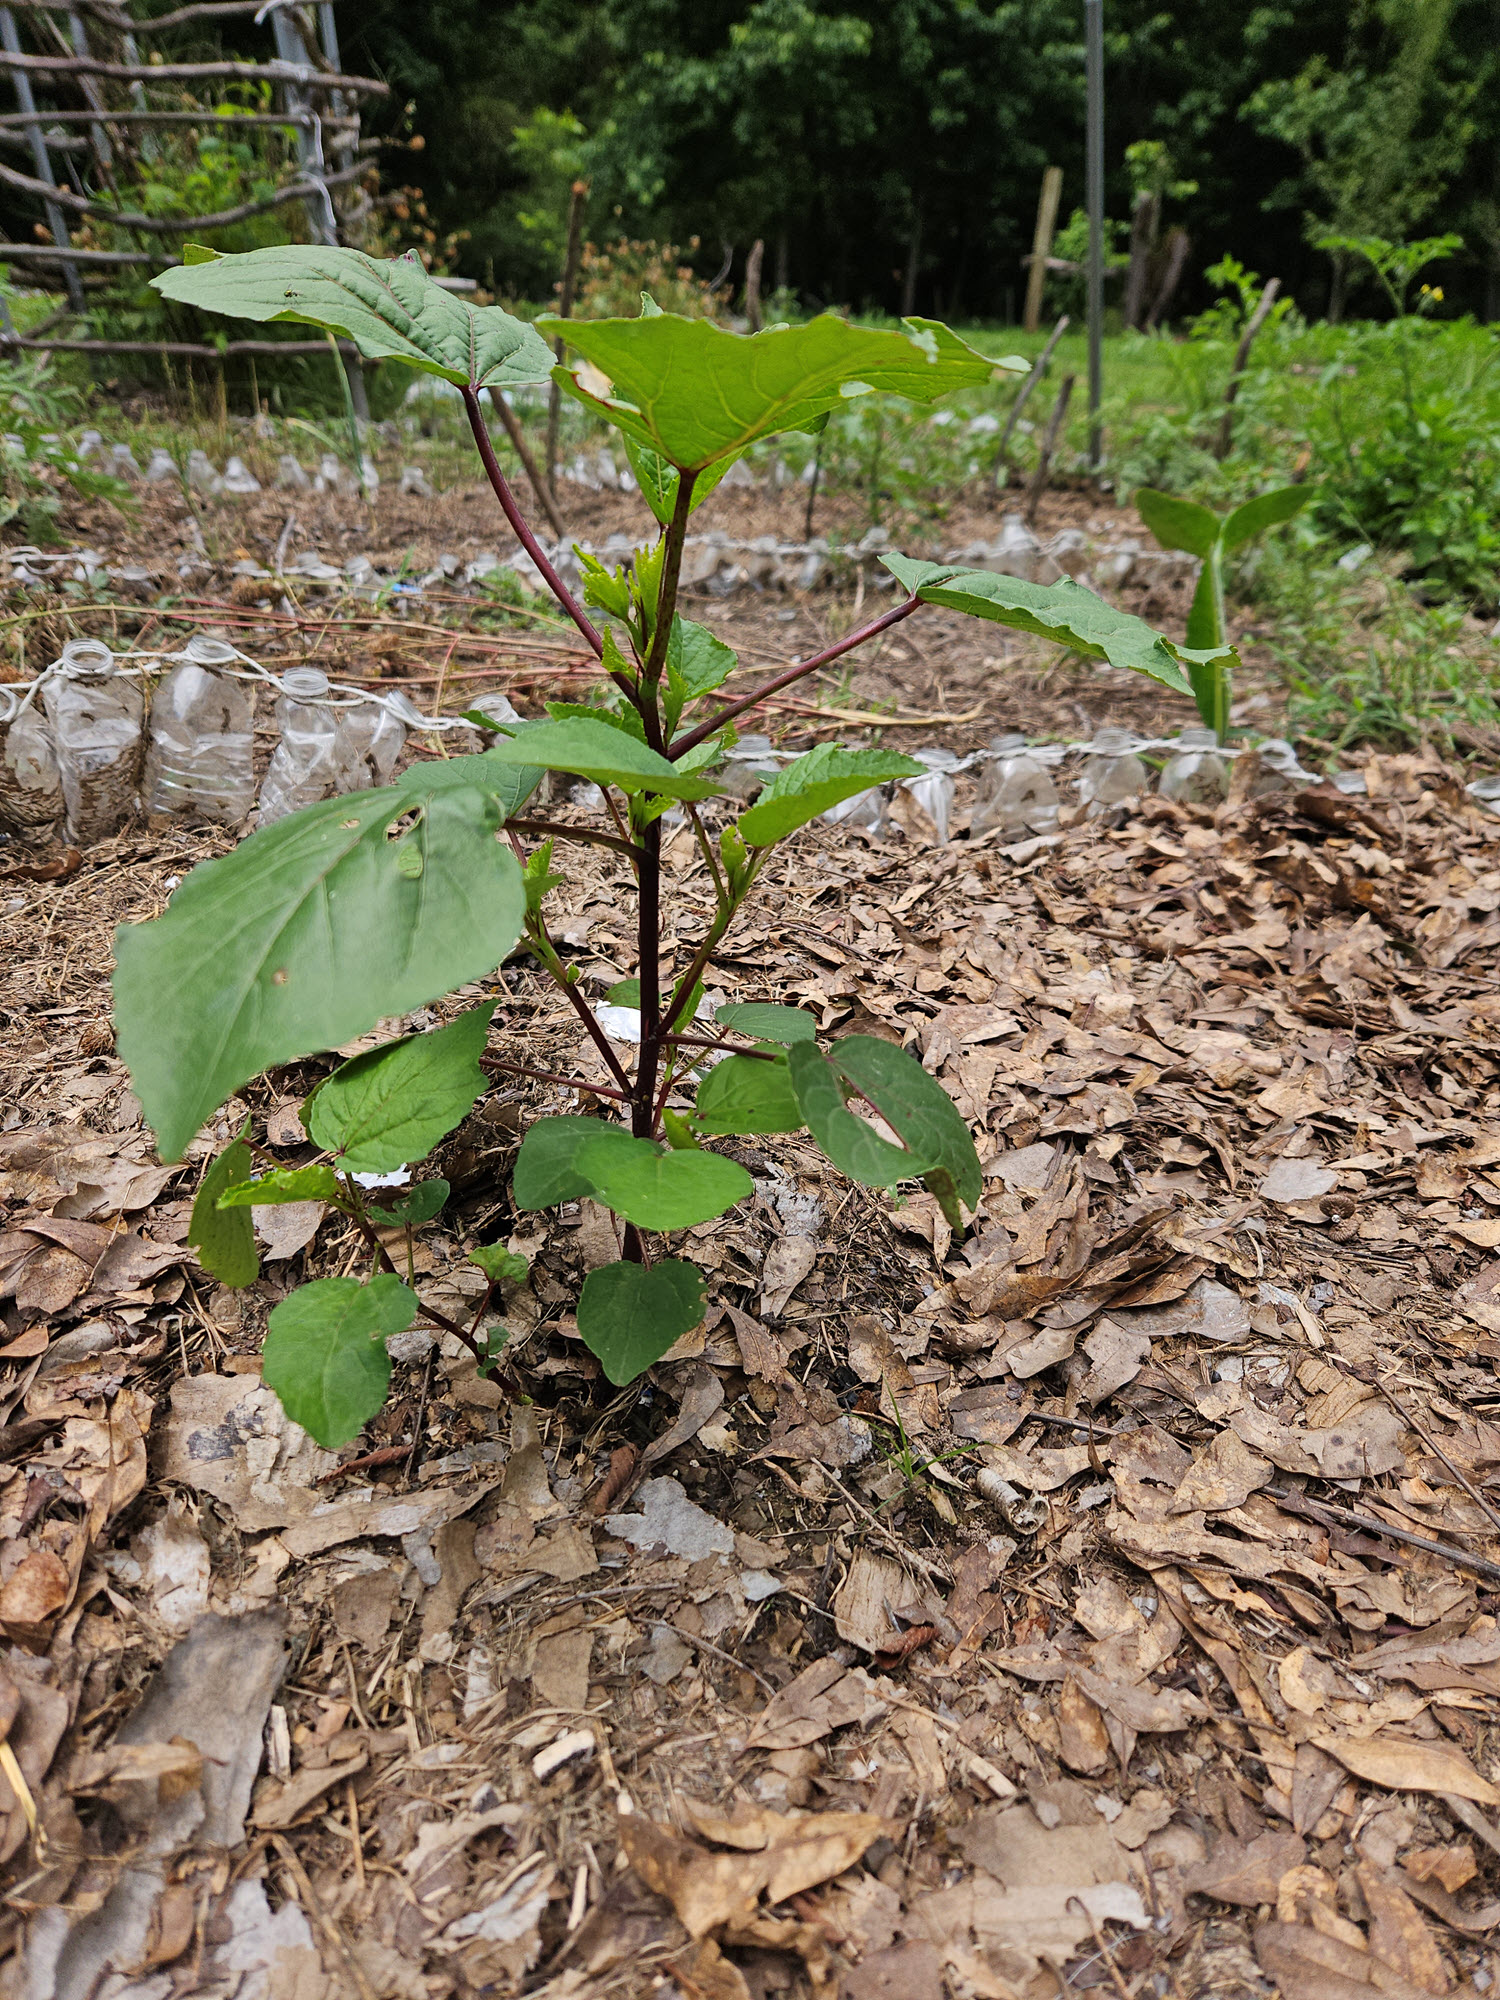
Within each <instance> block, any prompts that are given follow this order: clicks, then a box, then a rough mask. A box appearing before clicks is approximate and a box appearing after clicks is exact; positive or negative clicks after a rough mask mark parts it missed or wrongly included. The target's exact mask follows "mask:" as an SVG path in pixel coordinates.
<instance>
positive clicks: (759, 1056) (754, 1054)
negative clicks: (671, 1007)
mask: <svg viewBox="0 0 1500 2000" xmlns="http://www.w3.org/2000/svg"><path fill="white" fill-rule="evenodd" d="M665 1039H666V1040H667V1041H669V1042H675V1043H677V1044H679V1045H680V1046H681V1047H682V1048H685V1049H723V1050H724V1051H725V1053H726V1054H727V1055H731V1056H749V1058H750V1060H751V1061H752V1062H775V1060H776V1058H775V1056H771V1055H767V1054H766V1052H765V1050H764V1049H747V1048H746V1047H744V1045H743V1044H742V1043H740V1042H715V1041H712V1040H710V1038H709V1037H708V1036H707V1035H679V1034H678V1033H677V1031H676V1030H675V1029H672V1030H671V1031H670V1032H669V1033H668V1034H667V1035H666V1037H665Z"/></svg>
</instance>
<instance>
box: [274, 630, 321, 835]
mask: <svg viewBox="0 0 1500 2000" xmlns="http://www.w3.org/2000/svg"><path fill="white" fill-rule="evenodd" d="M281 686H282V690H283V692H282V697H281V700H280V701H278V702H277V704H276V721H277V724H278V726H279V728H280V730H281V740H280V742H279V743H278V744H277V745H276V748H275V749H274V750H273V751H272V753H271V762H270V764H269V766H268V767H267V770H266V775H265V780H264V782H263V783H262V785H261V788H260V824H261V825H262V826H270V825H271V824H272V823H273V821H275V820H278V819H285V818H286V816H287V814H288V813H294V812H300V811H301V809H302V807H303V806H312V805H316V804H317V802H318V800H319V799H326V798H329V797H330V796H331V795H332V794H333V793H334V792H335V791H336V790H337V789H338V779H339V761H338V750H339V716H338V712H337V711H336V710H335V709H332V708H330V707H328V705H327V699H326V697H327V694H328V676H327V674H324V673H320V672H319V671H318V669H317V668H316V667H293V668H292V669H291V671H290V672H289V673H285V674H283V675H282V677H281Z"/></svg>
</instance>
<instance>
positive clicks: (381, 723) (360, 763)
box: [335, 701, 406, 792]
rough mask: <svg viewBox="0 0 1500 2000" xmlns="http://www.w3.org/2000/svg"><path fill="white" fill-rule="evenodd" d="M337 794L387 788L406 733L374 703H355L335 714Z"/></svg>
mask: <svg viewBox="0 0 1500 2000" xmlns="http://www.w3.org/2000/svg"><path fill="white" fill-rule="evenodd" d="M338 731H339V743H338V781H337V784H336V786H335V789H336V790H337V791H340V792H367V791H369V790H370V789H371V787H372V786H373V787H376V788H378V787H379V786H381V785H388V784H389V783H390V782H391V779H392V777H393V776H394V774H395V770H396V759H397V758H398V757H399V756H400V755H401V751H402V748H403V747H404V745H405V743H406V729H405V727H404V725H403V724H402V723H401V722H400V721H399V720H398V718H397V717H396V716H394V715H392V713H391V711H390V709H389V708H387V707H385V706H384V705H383V704H382V703H380V702H377V701H357V702H354V703H352V704H351V705H350V706H349V707H348V708H341V709H340V710H339V711H338Z"/></svg>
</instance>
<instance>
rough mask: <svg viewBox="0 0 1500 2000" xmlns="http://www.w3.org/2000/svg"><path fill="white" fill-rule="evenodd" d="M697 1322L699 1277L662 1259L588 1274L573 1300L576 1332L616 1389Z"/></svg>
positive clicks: (609, 1266) (700, 1314) (688, 1266)
mask: <svg viewBox="0 0 1500 2000" xmlns="http://www.w3.org/2000/svg"><path fill="white" fill-rule="evenodd" d="M702 1317H703V1273H702V1272H701V1271H700V1270H699V1269H698V1268H697V1266H696V1265H694V1264H684V1263H683V1262H682V1261H681V1260H680V1259H679V1258H676V1257H663V1258H661V1259H660V1260H659V1261H658V1262H657V1263H655V1264H653V1265H652V1266H651V1268H650V1270H649V1271H648V1270H647V1269H646V1267H645V1265H644V1264H605V1265H602V1266H601V1267H600V1269H599V1270H597V1271H590V1272H589V1274H588V1276H587V1277H586V1278H585V1279H584V1281H583V1290H582V1291H581V1292H580V1293H579V1295H578V1331H579V1333H580V1335H581V1336H582V1338H583V1342H584V1345H585V1346H586V1347H587V1348H588V1349H589V1351H590V1353H592V1354H596V1355H598V1357H599V1360H600V1361H601V1362H602V1364H603V1367H604V1372H605V1374H606V1375H607V1376H608V1377H609V1379H610V1381H611V1382H613V1383H614V1384H615V1385H616V1387H623V1386H624V1385H625V1383H627V1382H633V1381H634V1380H635V1378H636V1376H637V1375H639V1374H640V1373H641V1371H642V1370H643V1369H646V1368H649V1367H650V1366H651V1364H652V1362H653V1361H659V1360H660V1359H661V1357H662V1355H664V1354H665V1353H666V1351H667V1349H668V1348H669V1347H671V1346H672V1345H673V1344H674V1342H676V1341H679V1340H681V1338H682V1336H683V1335H684V1334H685V1333H690V1332H691V1331H692V1329H693V1328H694V1327H695V1326H696V1325H697V1324H698V1322H699V1320H700V1319H702Z"/></svg>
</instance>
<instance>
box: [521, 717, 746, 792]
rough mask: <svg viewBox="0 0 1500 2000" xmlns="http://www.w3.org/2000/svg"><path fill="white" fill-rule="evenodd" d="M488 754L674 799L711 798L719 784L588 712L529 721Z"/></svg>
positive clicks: (632, 790)
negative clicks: (694, 774)
mask: <svg viewBox="0 0 1500 2000" xmlns="http://www.w3.org/2000/svg"><path fill="white" fill-rule="evenodd" d="M485 755H486V756H488V757H493V758H496V759H498V760H500V761H501V762H506V763H512V764H517V765H536V764H540V765H541V766H542V767H543V769H545V770H548V771H568V772H571V774H572V775H573V776H574V777H575V778H589V779H592V781H593V782H594V784H596V785H614V786H616V787H617V788H618V789H619V790H620V791H622V792H655V793H658V794H659V795H660V796H661V797H663V798H668V799H707V798H712V796H713V795H714V793H715V792H716V791H717V790H718V789H719V788H718V786H717V785H715V784H713V783H712V782H711V781H710V780H709V779H707V778H693V777H685V776H684V775H683V773H682V772H681V771H680V770H679V769H678V767H677V765H675V764H671V763H668V761H667V759H666V758H665V757H663V756H662V755H661V753H660V752H659V751H657V750H653V749H651V748H650V747H649V745H647V744H645V743H638V742H637V741H636V740H635V738H634V737H633V736H627V735H626V734H625V732H624V731H623V730H622V729H616V728H612V727H611V726H610V725H609V724H608V723H604V722H598V721H595V720H592V719H591V718H590V717H588V716H584V715H571V716H568V717H567V718H566V719H565V720H563V721H561V722H528V723H524V724H522V725H521V727H520V728H519V729H518V730H517V732H516V734H515V736H513V737H512V738H511V739H510V740H509V741H508V742H506V741H502V742H500V743H497V744H496V745H495V746H494V748H493V749H492V750H488V751H486V752H485Z"/></svg>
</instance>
